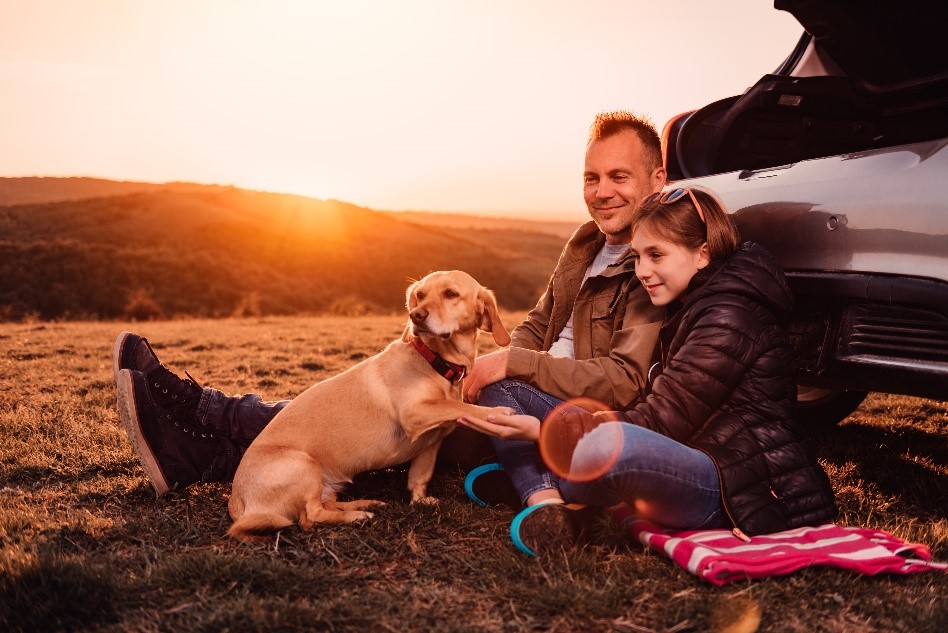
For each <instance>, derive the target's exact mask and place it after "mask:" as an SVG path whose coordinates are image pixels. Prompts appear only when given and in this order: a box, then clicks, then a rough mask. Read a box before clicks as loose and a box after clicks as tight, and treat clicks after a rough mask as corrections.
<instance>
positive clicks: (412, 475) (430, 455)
mask: <svg viewBox="0 0 948 633" xmlns="http://www.w3.org/2000/svg"><path fill="white" fill-rule="evenodd" d="M439 448H441V442H435V445H434V446H431V447H429V448H426V449H425V450H424V451H422V452H421V453H419V454H418V455H417V456H416V457H415V459H413V460H411V465H410V466H409V467H408V490H409V491H410V492H411V502H412V503H427V504H433V503H438V500H437V499H435V498H434V497H429V496H428V482H429V481H431V475H432V473H434V468H435V460H436V459H437V457H438V449H439Z"/></svg>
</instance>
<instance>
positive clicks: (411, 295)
mask: <svg viewBox="0 0 948 633" xmlns="http://www.w3.org/2000/svg"><path fill="white" fill-rule="evenodd" d="M419 283H421V282H418V281H416V282H414V283H412V284H411V285H409V286H408V290H406V291H405V307H406V308H407V309H408V312H411V311H412V310H414V309H415V307H416V306H417V305H418V298H417V297H415V288H417V287H418V284H419ZM413 338H414V336H412V333H411V319H410V318H409V319H408V323H406V324H405V331H404V332H402V342H404V343H410V342H411V340H412V339H413Z"/></svg>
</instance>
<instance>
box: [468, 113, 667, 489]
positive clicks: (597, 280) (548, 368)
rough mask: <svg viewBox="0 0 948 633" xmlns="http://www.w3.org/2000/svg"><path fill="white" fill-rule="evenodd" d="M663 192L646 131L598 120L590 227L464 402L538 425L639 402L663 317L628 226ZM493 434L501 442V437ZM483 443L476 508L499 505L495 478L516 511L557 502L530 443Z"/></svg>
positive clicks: (485, 363) (588, 184) (624, 117)
mask: <svg viewBox="0 0 948 633" xmlns="http://www.w3.org/2000/svg"><path fill="white" fill-rule="evenodd" d="M664 183H665V170H664V168H663V166H662V161H661V146H660V142H659V139H658V135H657V134H656V133H655V130H654V128H653V127H652V126H651V125H650V124H648V123H646V122H644V121H642V120H641V119H639V118H638V117H635V116H634V115H631V114H629V113H626V112H613V113H606V114H601V115H599V116H598V117H597V118H596V120H595V122H594V123H593V125H592V128H591V130H590V136H589V141H588V143H587V146H586V160H585V168H584V172H583V195H584V198H585V201H586V207H587V209H588V210H589V214H590V216H591V217H592V221H591V222H588V223H586V224H585V225H583V226H582V227H580V228H579V229H578V230H577V231H576V233H574V234H573V236H572V237H571V238H570V240H569V242H568V243H567V245H566V248H565V249H564V250H563V254H562V255H561V256H560V260H559V262H558V263H557V266H556V269H555V270H554V272H553V276H552V278H551V280H550V285H549V286H548V288H547V291H546V293H545V294H544V295H543V297H542V298H541V299H540V301H539V303H538V304H537V307H536V308H534V310H533V311H532V312H531V313H530V314H528V315H527V318H526V319H525V320H524V322H523V323H522V324H521V325H520V326H519V327H517V328H516V330H515V331H514V332H513V334H512V339H513V340H512V342H511V346H510V347H509V348H508V349H504V350H500V351H497V352H494V353H493V354H489V355H486V356H483V357H481V358H479V359H478V361H477V363H476V364H475V366H474V368H473V370H472V371H471V373H470V374H469V375H468V377H467V378H466V379H465V383H464V390H465V396H466V397H467V398H468V399H470V400H474V399H477V401H478V402H479V403H480V404H483V405H485V406H508V407H512V408H514V409H515V410H517V411H519V412H520V413H522V414H527V415H530V416H533V417H536V418H538V419H541V420H542V419H543V418H544V417H545V415H546V413H547V412H549V411H551V410H552V409H554V408H556V407H557V406H558V405H559V404H560V401H564V400H570V399H575V398H577V397H584V398H588V399H591V400H592V401H594V406H598V405H601V406H602V407H604V408H605V409H607V410H623V409H626V408H628V407H629V406H631V405H632V404H633V403H634V402H635V401H636V400H638V399H639V398H640V397H642V396H643V395H644V391H645V388H646V385H647V375H648V368H649V366H650V364H651V361H652V356H653V353H654V350H655V345H656V342H657V337H658V331H659V329H660V327H661V319H662V310H661V309H660V308H656V307H655V306H653V305H652V303H651V300H650V299H649V297H648V294H647V293H646V292H645V290H644V289H643V288H642V286H641V284H640V283H639V282H638V280H637V279H636V278H635V266H634V261H633V259H632V257H631V255H630V253H629V247H628V245H629V239H630V237H631V236H630V234H629V224H630V221H631V218H632V213H633V211H634V210H635V209H636V207H637V206H638V205H639V203H640V202H642V200H644V199H645V198H646V197H647V196H648V195H650V194H652V193H654V192H656V191H659V190H660V189H661V188H662V185H664ZM492 430H493V431H495V432H496V433H498V434H500V436H501V437H503V434H504V433H505V432H506V430H507V429H504V428H502V427H499V426H498V427H497V428H495V429H492ZM491 441H492V443H493V445H494V449H495V451H496V453H497V456H498V458H499V461H500V466H498V465H486V466H484V467H480V468H477V469H475V470H474V471H472V472H471V473H470V474H469V475H468V479H467V481H466V482H465V489H466V490H467V492H468V494H469V495H470V496H471V497H472V498H473V499H474V500H475V501H482V502H489V501H492V500H499V499H500V498H502V497H497V496H496V490H497V488H498V486H497V485H496V484H497V477H496V473H497V472H498V471H500V470H503V471H505V474H506V475H508V476H509V478H510V480H511V481H512V483H513V485H514V488H515V489H516V493H517V496H518V498H519V501H521V502H522V503H523V504H524V505H526V506H532V505H535V504H538V503H549V502H561V501H562V498H561V497H560V493H559V489H558V487H557V485H556V482H555V476H554V475H553V474H552V473H550V471H549V470H548V469H547V468H546V467H545V465H544V464H543V462H542V460H541V459H540V456H539V454H538V452H537V445H536V443H534V442H527V441H522V440H510V439H496V438H492V439H491ZM482 479H483V481H484V482H485V483H481V480H482ZM482 491H484V492H486V493H487V494H486V495H485V494H482Z"/></svg>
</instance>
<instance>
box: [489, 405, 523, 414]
mask: <svg viewBox="0 0 948 633" xmlns="http://www.w3.org/2000/svg"><path fill="white" fill-rule="evenodd" d="M491 410H492V411H493V412H494V413H497V414H499V415H517V410H516V409H512V408H511V407H493V408H492V409H491Z"/></svg>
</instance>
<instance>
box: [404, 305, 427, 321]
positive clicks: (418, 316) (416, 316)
mask: <svg viewBox="0 0 948 633" xmlns="http://www.w3.org/2000/svg"><path fill="white" fill-rule="evenodd" d="M408 317H409V318H410V319H411V322H412V323H424V321H425V319H427V318H428V311H427V310H425V309H424V308H415V309H414V310H412V311H411V312H409V313H408Z"/></svg>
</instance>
